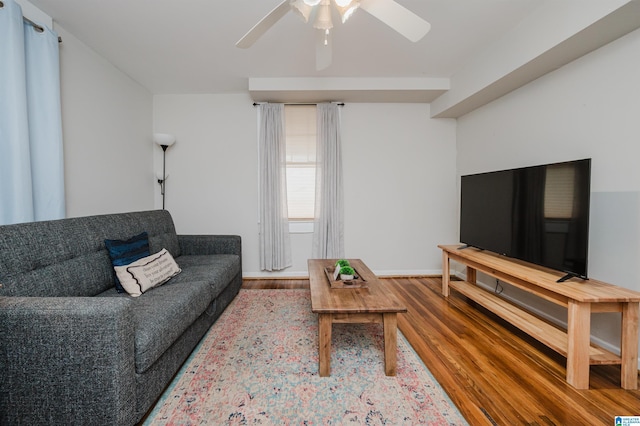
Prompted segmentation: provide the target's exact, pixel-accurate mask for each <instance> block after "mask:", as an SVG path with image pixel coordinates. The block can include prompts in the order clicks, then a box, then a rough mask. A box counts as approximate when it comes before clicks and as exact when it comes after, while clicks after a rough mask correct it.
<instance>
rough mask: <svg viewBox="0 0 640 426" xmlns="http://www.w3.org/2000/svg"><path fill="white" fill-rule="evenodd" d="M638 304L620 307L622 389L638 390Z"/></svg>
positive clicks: (639, 306)
mask: <svg viewBox="0 0 640 426" xmlns="http://www.w3.org/2000/svg"><path fill="white" fill-rule="evenodd" d="M639 311H640V303H633V302H629V303H625V304H623V306H622V338H621V358H622V365H621V372H620V386H621V387H622V388H623V389H638V315H639Z"/></svg>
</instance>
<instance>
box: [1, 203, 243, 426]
mask: <svg viewBox="0 0 640 426" xmlns="http://www.w3.org/2000/svg"><path fill="white" fill-rule="evenodd" d="M143 231H145V232H147V234H148V240H149V251H150V252H151V253H155V252H158V251H159V250H161V249H162V248H166V249H167V250H168V251H169V252H170V253H171V254H172V255H173V257H174V258H175V261H176V263H177V264H178V266H179V267H180V268H181V269H182V272H181V273H179V274H178V275H177V276H175V277H173V278H171V280H169V281H168V282H167V283H165V284H163V285H162V286H160V287H156V288H153V289H151V290H149V291H148V292H146V293H144V294H143V295H142V296H140V297H135V298H134V297H131V296H129V295H128V294H126V293H118V292H116V289H115V288H114V274H113V267H112V263H111V259H110V257H109V254H108V252H107V250H106V249H105V244H104V240H105V239H120V240H126V239H128V238H130V237H131V236H133V235H136V234H139V233H141V232H143ZM241 260H242V259H241V241H240V237H239V236H231V235H223V236H218V235H216V236H211V235H177V234H176V231H175V227H174V224H173V220H172V218H171V216H170V214H169V213H168V212H167V211H165V210H156V211H146V212H133V213H122V214H110V215H100V216H90V217H81V218H71V219H62V220H56V221H44V222H34V223H25V224H16V225H6V226H0V424H2V425H38V424H42V425H45V424H46V425H56V424H59V425H133V424H136V423H137V422H139V421H140V420H141V419H142V418H143V417H144V415H145V413H147V412H148V411H149V409H150V408H152V406H153V404H154V402H155V401H156V400H157V399H158V397H159V396H160V395H161V393H162V392H163V390H164V389H165V388H166V386H167V385H168V384H169V382H170V381H171V379H172V377H173V376H174V375H175V373H176V372H177V371H178V370H179V368H180V366H181V365H182V364H183V363H184V361H185V360H186V359H187V357H188V356H189V354H190V353H191V352H192V350H193V349H194V348H195V346H196V345H197V343H198V342H199V341H200V339H201V338H202V337H203V335H204V334H205V333H206V332H207V330H208V329H209V327H210V326H211V325H212V324H213V323H214V322H215V320H216V319H217V318H218V317H219V316H220V314H221V313H222V312H223V311H224V309H225V308H226V307H227V305H228V304H229V303H230V302H231V300H233V298H234V297H235V296H236V294H237V293H238V291H239V289H240V286H241V284H242V264H241Z"/></svg>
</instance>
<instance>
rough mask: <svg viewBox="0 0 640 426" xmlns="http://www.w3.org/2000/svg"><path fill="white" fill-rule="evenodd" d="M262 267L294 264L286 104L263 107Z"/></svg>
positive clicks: (261, 172) (261, 113)
mask: <svg viewBox="0 0 640 426" xmlns="http://www.w3.org/2000/svg"><path fill="white" fill-rule="evenodd" d="M259 114H260V119H259V123H260V129H259V132H260V136H259V147H258V150H259V164H260V171H259V173H260V202H259V204H260V207H259V208H260V226H259V228H260V269H261V270H263V271H280V270H282V269H285V268H287V267H289V266H291V264H292V262H291V242H290V239H289V218H288V212H287V163H286V148H287V147H286V140H285V130H284V105H283V104H262V105H260V106H259Z"/></svg>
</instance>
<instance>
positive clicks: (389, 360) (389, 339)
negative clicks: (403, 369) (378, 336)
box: [382, 312, 398, 376]
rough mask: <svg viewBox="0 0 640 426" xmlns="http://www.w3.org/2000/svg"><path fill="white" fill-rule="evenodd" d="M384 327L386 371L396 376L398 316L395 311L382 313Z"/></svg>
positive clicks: (387, 373) (388, 374)
mask: <svg viewBox="0 0 640 426" xmlns="http://www.w3.org/2000/svg"><path fill="white" fill-rule="evenodd" d="M382 323H383V328H384V373H385V374H386V375H387V376H395V375H396V369H397V356H398V353H397V352H398V317H397V315H396V313H395V312H391V313H385V314H382Z"/></svg>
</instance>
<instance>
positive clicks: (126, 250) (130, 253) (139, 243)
mask: <svg viewBox="0 0 640 426" xmlns="http://www.w3.org/2000/svg"><path fill="white" fill-rule="evenodd" d="M104 245H105V246H106V247H107V251H108V252H109V257H110V258H111V264H112V265H113V266H114V267H115V266H125V265H128V264H130V263H133V262H135V261H136V260H138V259H142V258H143V257H147V256H149V255H151V253H149V236H148V235H147V233H146V232H143V233H141V234H138V235H135V236H133V237H131V238H129V239H128V240H104ZM113 276H114V278H115V283H116V290H118V293H125V289H124V287H122V284H120V280H119V279H118V277H117V275H116V273H115V270H114V271H113Z"/></svg>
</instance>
